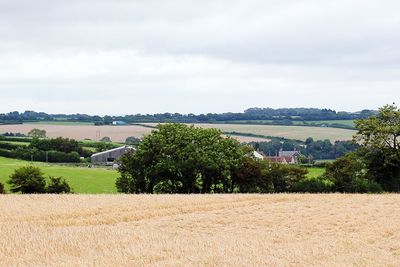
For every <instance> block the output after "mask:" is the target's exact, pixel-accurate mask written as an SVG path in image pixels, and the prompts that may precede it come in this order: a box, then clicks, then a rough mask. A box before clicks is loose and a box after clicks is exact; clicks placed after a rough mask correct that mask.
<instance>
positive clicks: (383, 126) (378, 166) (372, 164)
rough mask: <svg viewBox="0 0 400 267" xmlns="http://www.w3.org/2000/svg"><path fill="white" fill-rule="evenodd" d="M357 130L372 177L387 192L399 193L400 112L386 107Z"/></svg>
mask: <svg viewBox="0 0 400 267" xmlns="http://www.w3.org/2000/svg"><path fill="white" fill-rule="evenodd" d="M356 128H357V129H358V133H357V135H356V136H355V141H356V142H359V143H361V145H362V149H361V151H360V155H362V157H363V158H364V159H365V160H366V163H367V167H368V170H369V175H370V176H371V177H373V178H374V179H375V180H376V181H377V182H378V183H380V184H382V186H383V187H384V189H385V190H389V191H397V192H398V191H400V109H399V108H398V107H397V106H396V105H395V104H393V105H386V106H384V107H382V108H380V109H379V114H378V115H377V116H375V117H370V118H367V119H364V120H358V121H356Z"/></svg>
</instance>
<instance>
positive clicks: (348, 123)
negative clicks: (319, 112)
mask: <svg viewBox="0 0 400 267" xmlns="http://www.w3.org/2000/svg"><path fill="white" fill-rule="evenodd" d="M307 122H309V123H325V124H328V125H329V124H343V125H347V126H351V127H354V126H355V123H354V121H353V120H331V121H330V120H325V121H307Z"/></svg>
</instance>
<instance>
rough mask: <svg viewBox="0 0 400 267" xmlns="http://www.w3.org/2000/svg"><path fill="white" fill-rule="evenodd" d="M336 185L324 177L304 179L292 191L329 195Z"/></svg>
mask: <svg viewBox="0 0 400 267" xmlns="http://www.w3.org/2000/svg"><path fill="white" fill-rule="evenodd" d="M333 188H334V183H333V182H332V181H330V180H328V179H326V178H324V177H318V178H311V179H303V180H300V181H299V182H298V183H296V184H295V185H294V186H293V188H292V191H293V192H302V193H329V192H332V191H333Z"/></svg>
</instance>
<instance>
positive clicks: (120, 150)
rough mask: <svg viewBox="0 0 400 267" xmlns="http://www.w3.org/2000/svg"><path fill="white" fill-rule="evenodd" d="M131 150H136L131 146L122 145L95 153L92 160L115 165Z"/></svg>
mask: <svg viewBox="0 0 400 267" xmlns="http://www.w3.org/2000/svg"><path fill="white" fill-rule="evenodd" d="M129 150H135V149H134V148H133V147H130V146H122V147H117V148H114V149H110V150H107V151H103V152H99V153H96V154H93V155H92V156H91V157H90V160H91V162H92V163H93V164H105V165H113V164H114V163H115V162H116V161H117V160H118V159H119V158H121V157H122V156H123V155H124V154H125V153H126V152H128V151H129Z"/></svg>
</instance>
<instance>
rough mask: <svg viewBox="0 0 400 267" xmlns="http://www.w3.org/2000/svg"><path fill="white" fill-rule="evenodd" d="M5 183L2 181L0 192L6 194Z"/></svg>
mask: <svg viewBox="0 0 400 267" xmlns="http://www.w3.org/2000/svg"><path fill="white" fill-rule="evenodd" d="M5 193H6V191H5V189H4V184H2V183H0V194H5Z"/></svg>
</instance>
